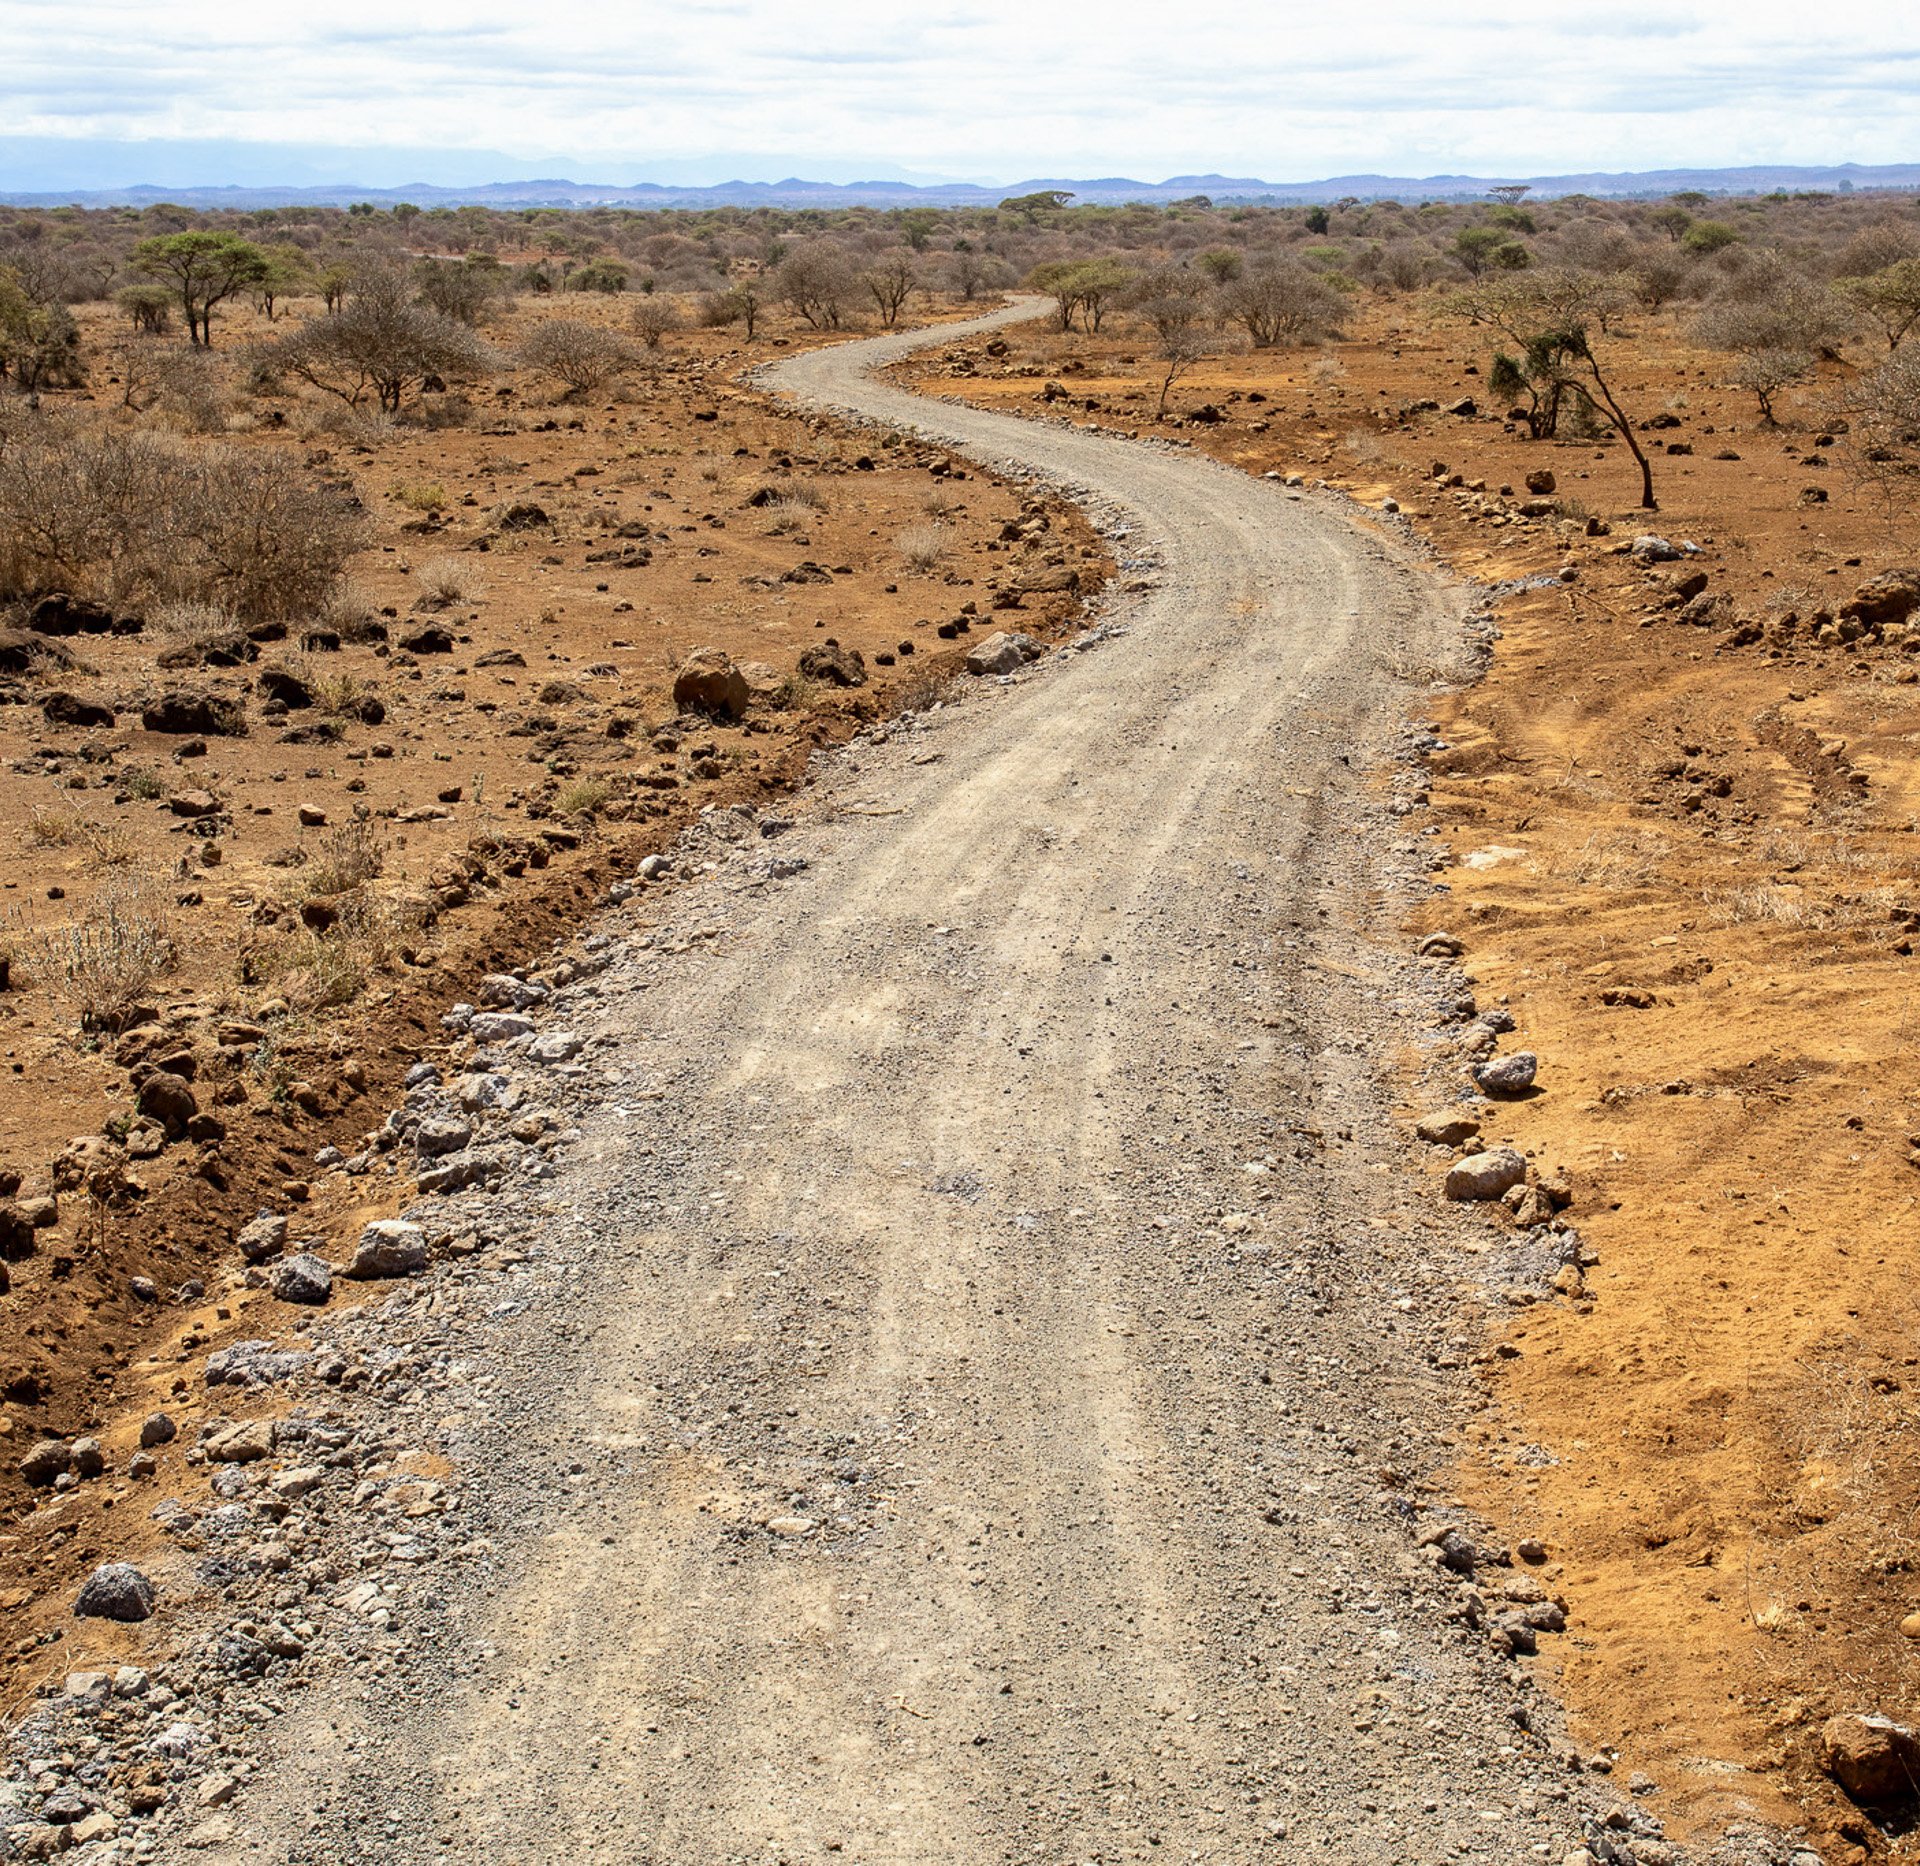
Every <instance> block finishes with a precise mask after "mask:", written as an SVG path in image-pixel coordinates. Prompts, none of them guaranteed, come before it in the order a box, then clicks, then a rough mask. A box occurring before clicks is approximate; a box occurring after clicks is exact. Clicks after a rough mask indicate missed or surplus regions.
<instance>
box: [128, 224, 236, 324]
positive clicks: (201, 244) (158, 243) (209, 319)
mask: <svg viewBox="0 0 1920 1866" xmlns="http://www.w3.org/2000/svg"><path fill="white" fill-rule="evenodd" d="M133 263H134V265H135V267H136V268H137V269H138V270H139V271H141V272H144V273H146V274H147V275H148V276H149V277H150V278H167V279H171V280H172V281H173V284H174V288H175V290H176V291H177V292H178V293H179V294H180V309H181V311H182V313H183V314H184V315H185V317H186V320H187V338H188V341H189V342H191V343H195V344H198V345H199V346H200V347H201V348H202V349H203V350H210V349H212V348H213V311H214V307H215V306H216V305H220V304H224V303H225V302H226V301H227V300H228V299H229V298H231V297H233V296H234V295H235V294H236V293H238V292H243V291H245V290H247V289H248V288H249V287H250V286H255V285H258V284H259V283H260V282H261V280H262V279H264V278H265V277H266V275H267V272H268V259H267V255H266V254H265V253H264V252H263V251H262V250H261V249H260V248H259V247H257V246H255V245H254V244H253V242H252V241H251V240H243V239H241V238H240V236H239V235H238V234H235V233H211V232H207V231H204V230H191V231H188V232H185V233H168V234H162V235H160V236H159V237H158V238H155V239H151V240H142V241H141V242H140V243H139V244H138V245H137V246H136V247H135V248H134V249H133Z"/></svg>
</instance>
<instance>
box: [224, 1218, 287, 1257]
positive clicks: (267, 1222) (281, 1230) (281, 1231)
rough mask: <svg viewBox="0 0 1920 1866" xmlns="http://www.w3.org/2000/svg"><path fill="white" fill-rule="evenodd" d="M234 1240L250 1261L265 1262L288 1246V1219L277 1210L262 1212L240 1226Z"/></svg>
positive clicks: (243, 1255)
mask: <svg viewBox="0 0 1920 1866" xmlns="http://www.w3.org/2000/svg"><path fill="white" fill-rule="evenodd" d="M234 1242H235V1243H236V1244H238V1245H239V1247H240V1255H241V1256H242V1257H244V1258H245V1259H246V1260H247V1262H248V1263H265V1262H266V1261H267V1260H268V1259H269V1258H272V1257H277V1256H279V1255H280V1253H281V1251H282V1250H284V1249H285V1248H286V1242H287V1221H286V1220H285V1219H284V1218H282V1217H281V1216H280V1215H279V1213H277V1212H262V1213H261V1214H260V1215H259V1216H258V1217H257V1218H251V1219H249V1220H248V1221H247V1222H246V1223H245V1224H244V1225H242V1226H241V1227H240V1234H239V1236H238V1237H236V1238H235V1239H234Z"/></svg>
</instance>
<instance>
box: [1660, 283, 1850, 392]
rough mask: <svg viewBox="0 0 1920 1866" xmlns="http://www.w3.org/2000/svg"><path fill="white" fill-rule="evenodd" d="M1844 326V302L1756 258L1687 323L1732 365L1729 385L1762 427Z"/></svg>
mask: <svg viewBox="0 0 1920 1866" xmlns="http://www.w3.org/2000/svg"><path fill="white" fill-rule="evenodd" d="M1846 325H1847V307H1846V304H1845V302H1844V301H1843V300H1842V299H1841V298H1840V297H1839V296H1838V295H1837V294H1836V293H1834V292H1833V291H1830V290H1829V289H1828V288H1827V287H1826V286H1825V285H1822V284H1821V283H1819V281H1818V280H1815V279H1810V278H1808V277H1807V275H1806V274H1805V273H1803V272H1801V271H1799V270H1797V269H1796V268H1795V267H1793V266H1792V265H1789V264H1788V263H1787V262H1786V261H1785V260H1784V259H1782V258H1780V257H1779V256H1778V255H1777V254H1773V253H1763V254H1761V255H1760V256H1759V257H1758V258H1756V259H1755V260H1754V261H1753V263H1752V264H1751V265H1749V266H1748V267H1747V268H1746V270H1745V271H1744V272H1742V273H1741V275H1740V276H1739V277H1738V278H1737V279H1733V280H1730V281H1729V282H1728V284H1727V285H1726V287H1725V288H1724V289H1723V290H1722V291H1721V292H1720V294H1719V295H1718V296H1717V297H1716V298H1715V299H1714V300H1713V302H1712V303H1711V304H1709V305H1708V306H1707V308H1706V309H1705V310H1704V311H1702V312H1701V314H1700V316H1699V317H1698V318H1697V319H1696V320H1695V321H1694V327H1693V328H1694V335H1695V337H1696V338H1698V340H1699V341H1700V342H1702V343H1704V344H1707V345H1709V346H1710V347H1711V348H1713V349H1716V350H1727V351H1730V352H1732V354H1733V355H1734V356H1735V357H1736V358H1738V362H1737V364H1736V367H1735V370H1734V384H1735V386H1736V387H1738V388H1742V389H1746V390H1748V391H1749V392H1750V393H1751V394H1752V396H1753V398H1754V400H1755V401H1756V402H1758V404H1759V406H1760V419H1761V420H1762V421H1763V422H1765V423H1766V425H1767V426H1768V427H1770V428H1771V427H1776V426H1778V425H1779V424H1778V423H1777V422H1776V420H1775V418H1774V412H1773V398H1774V397H1775V396H1776V395H1778V394H1779V392H1780V391H1781V390H1782V389H1784V388H1786V387H1787V386H1788V385H1789V384H1790V383H1795V382H1800V381H1804V380H1805V379H1806V377H1808V376H1810V375H1811V374H1812V373H1813V364H1814V358H1815V357H1816V356H1817V355H1818V354H1819V353H1820V352H1822V351H1823V350H1827V349H1830V348H1831V347H1832V346H1833V345H1834V344H1835V343H1837V342H1838V341H1839V339H1840V337H1841V335H1842V333H1843V332H1844V331H1845V329H1846Z"/></svg>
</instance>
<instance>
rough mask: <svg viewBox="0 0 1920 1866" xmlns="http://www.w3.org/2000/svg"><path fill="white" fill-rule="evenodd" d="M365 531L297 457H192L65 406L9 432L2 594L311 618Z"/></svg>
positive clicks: (2, 487) (0, 504) (4, 452)
mask: <svg viewBox="0 0 1920 1866" xmlns="http://www.w3.org/2000/svg"><path fill="white" fill-rule="evenodd" d="M360 536H361V525H360V521H359V519H358V517H357V516H356V515H355V513H354V512H353V511H352V509H351V508H350V507H349V506H348V505H347V504H346V502H345V501H344V500H342V499H341V498H340V497H339V496H338V495H337V494H336V493H334V492H333V491H331V490H330V489H329V488H327V487H325V486H323V485H321V484H320V483H319V482H318V481H317V480H315V479H314V478H313V477H312V476H311V475H310V474H309V473H308V472H307V470H306V469H305V468H304V467H303V466H302V465H301V464H300V463H299V462H298V461H297V460H296V459H294V458H293V457H292V456H291V455H290V454H286V453H282V452H278V451H273V450H267V449H253V448H249V449H246V450H241V449H238V448H232V447H224V446H217V445H215V446H203V447H198V448H193V449H188V448H185V447H183V446H181V445H180V444H179V443H177V442H171V441H168V440H166V439H164V438H163V437H161V436H158V435H154V434H140V433H128V432H125V431H123V430H120V429H115V428H111V427H107V426H105V425H103V424H100V423H97V422H95V421H93V420H90V419H89V418H88V417H86V416H84V415H81V414H78V413H75V412H70V411H66V410H59V411H54V410H41V411H39V412H38V413H37V414H35V415H34V416H33V418H31V419H29V420H26V421H21V422H19V423H17V424H16V423H9V425H8V427H7V429H6V431H5V432H4V434H0V596H8V595H12V596H24V595H31V594H37V593H39V592H41V591H44V590H50V589H71V590H82V591H87V592H90V593H94V594H98V595H100V596H102V597H104V598H105V599H106V600H108V601H110V602H113V603H115V604H119V603H127V604H130V605H134V604H137V605H146V604H149V603H152V602H156V601H165V600H168V599H177V600H185V601H192V602H202V603H217V604H221V605H224V606H225V607H226V608H228V609H230V610H232V611H233V612H234V613H235V614H236V615H238V616H241V617H244V618H246V619H248V620H254V619H260V620H269V619H280V618H284V617H287V616H291V615H294V614H297V613H301V612H311V610H312V609H313V608H314V607H315V606H316V605H317V604H318V603H319V602H320V601H321V600H322V599H323V598H324V597H325V595H326V593H327V591H328V590H329V589H330V588H331V587H332V585H333V584H334V582H335V581H337V579H338V577H339V575H340V570H341V567H342V565H343V564H344V563H345V562H346V559H347V557H348V555H349V553H350V552H352V551H353V550H354V549H355V548H357V546H358V544H359V542H360Z"/></svg>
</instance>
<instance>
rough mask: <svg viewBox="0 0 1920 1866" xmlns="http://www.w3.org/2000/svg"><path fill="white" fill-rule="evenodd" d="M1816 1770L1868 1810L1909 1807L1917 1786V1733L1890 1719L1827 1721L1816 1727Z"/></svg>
mask: <svg viewBox="0 0 1920 1866" xmlns="http://www.w3.org/2000/svg"><path fill="white" fill-rule="evenodd" d="M1820 1766H1821V1768H1823V1769H1824V1770H1826V1772H1827V1773H1828V1774H1829V1775H1830V1776H1832V1777H1833V1779H1834V1780H1835V1781H1836V1782H1838V1783H1839V1784H1840V1786H1841V1787H1842V1788H1844V1789H1845V1790H1846V1791H1847V1793H1848V1794H1850V1795H1851V1796H1852V1797H1853V1798H1854V1800H1856V1801H1859V1802H1863V1803H1865V1804H1866V1805H1867V1806H1869V1807H1887V1806H1890V1805H1892V1804H1894V1803H1896V1802H1904V1801H1912V1800H1914V1799H1915V1796H1916V1784H1917V1783H1920V1731H1916V1730H1914V1729H1913V1728H1912V1727H1911V1726H1910V1725H1908V1724H1903V1723H1895V1722H1894V1721H1893V1719H1892V1718H1891V1717H1879V1716H1864V1717H1861V1716H1843V1717H1829V1718H1828V1719H1827V1721H1826V1722H1825V1723H1824V1724H1822V1725H1821V1726H1820Z"/></svg>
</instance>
